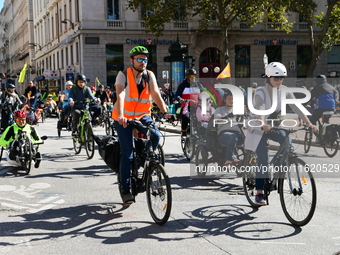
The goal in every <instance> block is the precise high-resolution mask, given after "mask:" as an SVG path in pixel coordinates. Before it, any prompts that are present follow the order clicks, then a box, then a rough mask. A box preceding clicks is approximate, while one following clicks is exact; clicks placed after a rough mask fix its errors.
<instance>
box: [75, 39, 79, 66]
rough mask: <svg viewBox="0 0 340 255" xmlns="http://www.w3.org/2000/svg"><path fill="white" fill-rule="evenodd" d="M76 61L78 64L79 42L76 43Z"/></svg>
mask: <svg viewBox="0 0 340 255" xmlns="http://www.w3.org/2000/svg"><path fill="white" fill-rule="evenodd" d="M76 63H77V64H79V43H76Z"/></svg>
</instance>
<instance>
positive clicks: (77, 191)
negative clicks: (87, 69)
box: [0, 119, 340, 255]
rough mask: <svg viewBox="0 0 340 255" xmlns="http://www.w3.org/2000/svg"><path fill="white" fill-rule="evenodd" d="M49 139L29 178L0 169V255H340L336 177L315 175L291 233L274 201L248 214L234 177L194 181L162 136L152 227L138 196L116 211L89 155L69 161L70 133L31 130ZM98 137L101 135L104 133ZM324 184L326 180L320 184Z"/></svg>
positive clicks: (331, 161) (107, 177) (175, 141)
mask: <svg viewBox="0 0 340 255" xmlns="http://www.w3.org/2000/svg"><path fill="white" fill-rule="evenodd" d="M37 128H38V132H39V134H40V135H47V136H48V137H49V138H48V140H46V141H45V144H44V145H42V146H41V147H40V151H41V152H42V154H43V162H42V163H41V166H40V168H38V169H34V168H32V170H31V173H30V175H25V174H24V172H21V171H17V170H15V169H13V168H12V167H10V166H9V165H8V164H7V162H6V161H5V160H4V159H3V160H2V162H1V164H0V178H1V182H0V219H1V221H0V237H1V238H0V253H1V254H10V255H12V254H15V255H17V254H23V255H26V254H35V255H36V254H113V253H114V254H202V253H204V254H233V255H234V254H299V255H301V254H336V252H339V251H340V210H339V209H340V204H339V198H340V196H339V194H340V188H339V187H340V185H339V184H340V178H339V173H331V174H329V173H328V174H325V173H318V174H317V178H316V185H317V191H318V201H317V208H316V211H315V214H314V217H313V219H312V220H311V222H310V223H309V224H308V225H306V226H304V227H302V228H297V227H294V226H292V225H291V224H290V223H289V222H288V220H287V219H286V218H285V216H284V214H283V212H282V209H281V206H280V201H279V196H278V195H277V194H276V193H275V192H274V193H272V194H271V196H270V199H271V200H270V205H269V206H265V207H262V208H260V209H258V210H257V209H253V208H251V207H250V206H249V205H248V202H247V201H246V199H245V197H244V194H243V190H242V186H241V185H242V182H241V179H240V178H237V177H236V175H235V174H233V173H224V174H222V175H216V174H213V173H211V174H208V175H207V177H206V178H196V176H195V174H194V173H193V172H192V171H190V169H192V165H190V163H189V162H188V161H187V160H185V159H184V157H183V154H182V152H181V148H180V137H179V135H178V134H174V133H166V142H165V145H164V150H165V154H166V165H165V169H166V171H167V173H168V175H169V177H170V180H171V183H172V192H173V208H172V212H171V216H170V219H169V221H168V223H166V224H165V225H164V226H158V225H156V224H155V223H154V222H153V221H152V218H151V216H150V214H149V212H148V208H147V203H146V197H145V194H144V193H142V194H139V195H138V196H137V198H136V200H137V201H136V203H135V204H133V205H131V206H130V207H129V208H124V207H122V203H121V199H120V196H119V192H118V188H117V183H116V175H115V174H114V173H113V172H112V171H111V170H110V169H109V168H108V167H107V166H106V165H105V163H104V161H103V160H102V159H101V158H100V156H99V154H98V153H97V152H96V153H95V156H94V158H93V159H91V160H88V159H87V157H86V153H85V150H84V148H83V150H82V152H81V153H80V154H79V155H75V154H74V151H73V148H72V141H71V138H70V133H69V132H67V131H63V132H62V137H61V138H58V137H57V130H56V119H48V120H47V122H46V123H44V124H40V125H39V126H38V127H37ZM95 133H96V134H104V131H103V129H102V128H96V129H95ZM295 146H296V151H297V152H298V153H299V155H300V156H301V158H302V159H304V160H305V161H306V162H308V163H309V164H315V165H318V164H326V165H327V166H328V167H329V168H330V167H333V168H334V167H335V166H336V165H337V166H339V155H340V154H338V155H336V156H335V157H334V158H328V157H327V156H326V155H325V153H324V152H323V149H322V148H316V147H313V148H312V149H311V151H310V152H309V154H307V155H305V154H303V153H302V150H303V148H302V145H298V144H295ZM326 177H327V178H326Z"/></svg>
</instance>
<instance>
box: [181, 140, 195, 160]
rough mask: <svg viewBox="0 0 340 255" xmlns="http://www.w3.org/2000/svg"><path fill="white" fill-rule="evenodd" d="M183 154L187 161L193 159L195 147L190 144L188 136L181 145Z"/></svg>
mask: <svg viewBox="0 0 340 255" xmlns="http://www.w3.org/2000/svg"><path fill="white" fill-rule="evenodd" d="M183 153H184V156H185V157H186V159H187V160H192V159H193V158H194V155H195V154H194V153H195V146H194V143H193V142H192V139H191V138H190V135H188V136H187V137H186V138H185V141H184V145H183Z"/></svg>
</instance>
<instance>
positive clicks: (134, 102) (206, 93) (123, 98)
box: [0, 46, 339, 205]
mask: <svg viewBox="0 0 340 255" xmlns="http://www.w3.org/2000/svg"><path fill="white" fill-rule="evenodd" d="M148 56H149V52H148V50H147V48H145V47H143V46H136V47H134V48H133V49H131V51H130V64H131V67H129V68H127V69H126V70H124V71H120V72H119V73H118V75H117V77H116V82H115V84H114V86H113V87H114V89H113V90H111V89H110V87H105V86H104V85H102V84H100V85H99V86H98V89H96V88H95V87H93V86H91V87H89V86H87V82H86V77H85V75H83V74H77V75H76V77H75V81H74V83H73V82H71V81H67V82H66V84H65V86H66V89H65V90H63V91H61V92H60V93H59V96H58V97H57V98H58V103H56V102H54V100H53V95H51V94H48V93H47V96H46V100H45V101H44V102H43V104H44V107H47V108H48V109H49V110H50V111H51V112H53V111H57V112H59V111H60V116H59V115H58V116H59V118H60V120H61V121H62V122H63V123H64V124H65V125H66V122H67V120H68V118H69V116H72V135H76V132H77V129H76V127H77V125H78V124H79V121H80V118H81V110H82V109H83V108H84V100H90V101H91V102H92V105H91V112H92V116H91V117H92V125H94V126H95V125H97V124H98V123H99V122H100V116H101V115H102V114H103V112H111V118H112V119H113V120H114V129H115V131H116V134H117V137H118V139H119V141H120V152H121V156H120V167H119V173H120V175H119V177H120V180H119V181H120V193H121V196H122V201H123V203H124V204H125V205H130V204H131V203H133V201H134V196H133V195H132V193H131V190H130V167H131V160H132V157H133V132H132V128H131V127H130V126H129V125H128V120H129V119H137V120H139V121H140V122H141V123H142V124H143V125H145V126H146V125H149V124H150V123H154V120H153V119H152V117H151V108H152V106H153V105H156V106H157V107H158V108H159V111H160V112H161V114H162V116H163V117H164V118H166V119H169V120H171V119H173V117H174V115H176V118H179V119H180V120H181V136H182V137H186V136H188V135H189V134H188V133H187V131H188V125H189V123H190V121H192V120H193V119H195V121H197V123H198V124H197V123H195V125H200V126H203V127H204V128H205V129H206V130H209V128H211V125H212V124H211V123H212V119H215V120H225V119H228V120H233V119H234V118H236V116H233V114H232V109H233V94H232V93H231V91H230V90H223V89H214V90H213V91H212V90H211V88H210V89H207V88H206V87H205V86H204V85H202V84H201V83H199V82H197V81H196V75H197V74H196V71H195V70H194V69H193V68H189V69H187V70H186V71H185V78H184V80H183V82H182V83H181V84H180V85H179V86H178V88H177V91H176V93H175V94H173V93H172V92H171V91H170V90H169V88H168V87H166V88H164V89H165V91H162V90H160V89H159V86H158V84H157V80H156V77H155V74H154V73H153V72H152V71H149V70H147V69H146V67H147V63H148ZM286 77H287V69H286V67H285V66H284V65H283V64H282V63H279V62H272V63H270V64H268V65H267V67H266V69H265V79H266V82H265V85H264V86H260V87H257V86H256V84H255V85H253V89H254V93H253V104H254V107H255V109H269V108H270V106H271V102H272V101H273V98H272V96H273V93H272V90H273V88H277V89H278V91H279V93H278V94H277V97H278V98H277V100H278V101H280V100H281V91H282V88H285V86H284V85H283V83H284V80H285V78H286ZM315 81H316V86H315V87H314V89H313V90H312V92H311V94H312V100H314V101H311V102H312V103H311V104H313V105H314V103H315V104H316V105H317V108H316V109H314V112H313V115H312V116H311V118H308V117H307V116H306V115H304V114H303V112H301V110H300V109H299V108H298V107H296V106H295V105H290V107H291V109H292V110H293V111H294V112H295V113H296V114H297V115H298V116H299V117H300V118H301V120H302V121H303V123H304V124H305V125H306V126H308V127H310V128H311V129H312V130H313V132H316V131H317V127H316V126H315V123H316V120H317V119H319V118H320V117H321V116H322V112H324V111H330V110H332V111H333V110H334V109H335V108H336V105H337V104H338V103H339V101H338V100H339V94H338V92H337V90H336V89H334V87H333V86H331V85H329V84H328V83H327V79H326V76H324V75H318V76H317V77H316V79H315ZM6 86H7V87H6V90H5V91H3V92H2V95H1V106H2V107H1V116H2V118H1V129H2V132H3V134H2V136H1V138H0V146H2V147H6V148H9V147H11V148H9V150H15V145H13V144H11V142H12V141H13V140H14V138H15V136H16V134H17V130H18V129H23V128H25V129H27V130H28V131H29V133H30V135H31V137H32V140H33V141H39V140H40V139H39V136H38V134H37V132H36V130H35V129H34V127H33V126H31V125H29V124H27V123H26V121H24V118H26V117H27V115H28V113H29V111H25V110H24V106H25V105H26V106H27V105H28V108H30V109H31V110H33V111H36V109H37V108H38V104H39V103H38V99H39V98H38V91H37V88H36V87H35V86H34V84H33V81H31V82H30V83H29V86H28V87H27V88H26V90H25V93H24V95H23V96H22V97H19V96H18V95H17V94H16V93H15V86H14V85H13V84H12V83H11V82H9V83H8V84H7V85H6ZM244 92H245V91H244ZM45 94H46V93H45ZM246 96H247V95H246V94H245V98H246ZM286 98H288V99H292V98H295V95H294V94H293V93H287V95H286ZM170 105H175V106H174V107H175V109H176V110H177V114H173V113H171V114H170V113H169V106H170ZM203 105H204V106H205V107H204V108H205V109H206V111H205V112H202V106H203ZM245 107H246V103H245ZM280 113H281V104H280V103H279V104H277V108H276V109H275V112H274V115H275V116H274V115H267V116H256V115H254V114H251V113H250V114H249V116H247V118H250V119H252V120H254V121H258V122H259V123H260V122H261V123H265V124H264V125H262V128H254V127H249V126H248V127H247V131H246V136H245V137H244V136H243V135H241V134H243V132H240V130H239V127H235V126H232V125H230V123H231V121H228V123H229V124H225V125H218V128H217V130H216V133H215V134H216V137H214V139H215V141H216V142H218V143H219V144H220V145H222V146H223V148H224V156H225V158H224V166H225V167H230V166H232V165H233V164H240V163H242V162H239V160H238V159H237V158H235V157H233V151H234V149H235V147H236V146H237V145H240V144H241V145H243V146H244V148H245V149H246V150H252V151H254V152H256V154H257V158H258V162H257V164H258V166H259V167H260V168H261V167H263V166H266V165H268V146H267V140H268V139H272V140H274V141H277V142H279V143H282V142H283V141H284V139H285V133H284V132H277V133H270V132H268V131H270V129H271V125H269V123H266V120H267V119H278V118H279V115H280ZM243 117H244V116H243ZM11 118H12V119H13V122H12V123H11V122H10V119H11ZM253 126H259V127H260V126H261V125H255V124H254V125H253ZM137 129H138V131H139V132H140V133H142V134H145V133H146V132H147V129H146V128H144V127H138V128H137ZM151 132H152V135H151V144H152V147H153V149H156V147H157V145H158V143H159V140H160V138H161V134H160V132H159V130H158V128H157V125H154V128H153V129H152V130H151ZM206 134H208V133H206ZM208 140H209V141H208ZM206 142H207V143H208V142H211V140H210V139H207V141H206ZM10 155H11V156H10V157H11V159H12V160H15V159H16V156H17V155H16V154H15V153H14V152H12V153H10ZM36 158H37V161H36V164H35V166H36V167H39V164H40V160H41V156H40V153H39V155H37V157H36ZM256 174H258V176H257V177H258V178H256V190H257V194H256V198H255V199H256V201H255V202H256V203H258V204H259V205H265V201H264V199H263V185H264V178H265V176H263V175H261V171H258V172H256Z"/></svg>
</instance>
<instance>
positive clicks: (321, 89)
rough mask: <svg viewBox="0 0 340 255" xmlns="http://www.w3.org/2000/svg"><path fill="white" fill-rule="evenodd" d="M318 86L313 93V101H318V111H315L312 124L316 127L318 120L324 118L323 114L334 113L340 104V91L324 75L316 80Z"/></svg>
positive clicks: (311, 120) (311, 118)
mask: <svg viewBox="0 0 340 255" xmlns="http://www.w3.org/2000/svg"><path fill="white" fill-rule="evenodd" d="M315 81H316V86H315V87H314V88H313V90H312V92H311V99H312V100H313V99H315V100H316V105H317V109H314V111H313V114H312V116H311V117H310V122H312V124H313V125H316V122H317V121H318V119H320V118H321V117H322V114H323V113H324V112H326V111H334V109H335V108H336V104H337V103H338V102H339V101H338V100H339V93H338V91H337V90H336V89H335V88H334V87H333V86H332V85H330V84H329V83H327V78H326V76H325V75H323V74H319V75H318V76H316V78H315Z"/></svg>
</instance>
